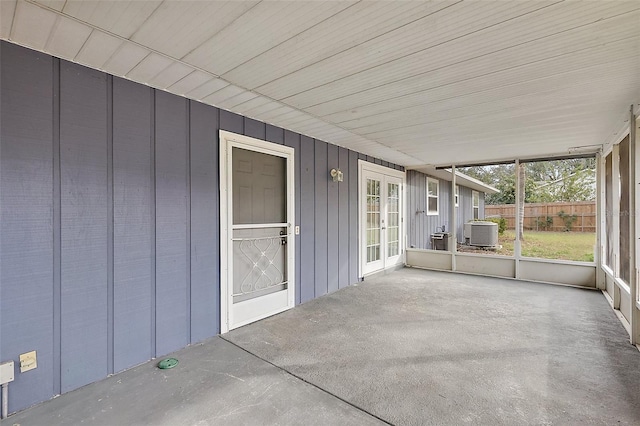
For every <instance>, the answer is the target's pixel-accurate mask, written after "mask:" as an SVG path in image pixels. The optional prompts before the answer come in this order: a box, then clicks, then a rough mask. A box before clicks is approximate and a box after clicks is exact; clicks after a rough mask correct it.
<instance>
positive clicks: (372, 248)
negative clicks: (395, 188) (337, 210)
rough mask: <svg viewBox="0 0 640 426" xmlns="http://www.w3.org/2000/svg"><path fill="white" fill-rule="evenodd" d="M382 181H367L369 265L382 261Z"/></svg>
mask: <svg viewBox="0 0 640 426" xmlns="http://www.w3.org/2000/svg"><path fill="white" fill-rule="evenodd" d="M380 232H381V229H380V181H379V180H376V179H367V228H366V234H367V263H368V262H375V261H377V260H380Z"/></svg>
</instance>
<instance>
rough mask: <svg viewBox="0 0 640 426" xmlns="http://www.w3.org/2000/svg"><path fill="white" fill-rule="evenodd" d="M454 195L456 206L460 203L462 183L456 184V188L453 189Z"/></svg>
mask: <svg viewBox="0 0 640 426" xmlns="http://www.w3.org/2000/svg"><path fill="white" fill-rule="evenodd" d="M453 196H454V198H455V200H456V207H458V206H459V205H460V185H456V188H455V189H454V191H453Z"/></svg>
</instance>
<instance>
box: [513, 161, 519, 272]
mask: <svg viewBox="0 0 640 426" xmlns="http://www.w3.org/2000/svg"><path fill="white" fill-rule="evenodd" d="M514 172H515V174H516V210H515V211H516V220H515V222H516V239H515V241H514V242H513V255H514V257H515V259H516V264H515V269H516V271H515V272H516V273H515V277H514V278H516V279H519V278H520V160H516V163H515V167H514Z"/></svg>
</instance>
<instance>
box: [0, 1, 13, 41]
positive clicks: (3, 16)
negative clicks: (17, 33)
mask: <svg viewBox="0 0 640 426" xmlns="http://www.w3.org/2000/svg"><path fill="white" fill-rule="evenodd" d="M15 10H16V0H6V1H0V37H2V38H4V39H7V40H8V39H9V36H10V35H11V25H12V24H13V15H14V12H15Z"/></svg>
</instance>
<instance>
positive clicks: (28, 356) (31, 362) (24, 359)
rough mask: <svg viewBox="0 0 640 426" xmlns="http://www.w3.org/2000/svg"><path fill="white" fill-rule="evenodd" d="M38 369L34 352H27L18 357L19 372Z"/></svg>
mask: <svg viewBox="0 0 640 426" xmlns="http://www.w3.org/2000/svg"><path fill="white" fill-rule="evenodd" d="M37 367H38V360H37V357H36V351H31V352H27V353H24V354H21V355H20V372H21V373H24V372H25V371H29V370H33V369H34V368H37Z"/></svg>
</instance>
